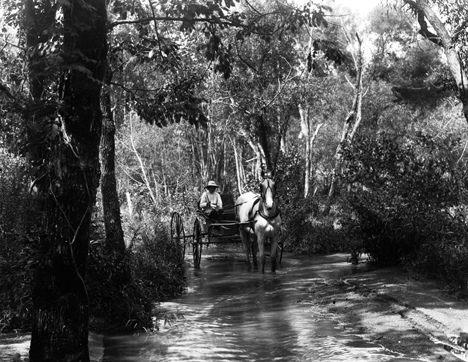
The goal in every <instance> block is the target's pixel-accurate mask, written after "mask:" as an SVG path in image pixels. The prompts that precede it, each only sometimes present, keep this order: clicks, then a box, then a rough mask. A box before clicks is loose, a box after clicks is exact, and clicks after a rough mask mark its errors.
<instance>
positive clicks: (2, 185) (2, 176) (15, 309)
mask: <svg viewBox="0 0 468 362" xmlns="http://www.w3.org/2000/svg"><path fill="white" fill-rule="evenodd" d="M27 180H28V173H27V167H26V163H25V160H24V159H22V158H21V157H17V156H14V155H12V154H10V153H8V152H5V151H4V150H3V149H0V311H1V314H0V332H7V331H11V330H13V329H23V328H27V327H28V326H29V323H30V319H31V307H32V300H31V293H30V285H31V279H32V267H33V265H34V259H33V253H34V249H35V248H34V245H35V240H37V238H38V231H37V225H38V216H37V208H36V207H35V201H34V199H33V197H32V196H31V195H30V193H29V192H28V188H27V186H26V185H27V184H28V183H27Z"/></svg>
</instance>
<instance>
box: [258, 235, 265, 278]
mask: <svg viewBox="0 0 468 362" xmlns="http://www.w3.org/2000/svg"><path fill="white" fill-rule="evenodd" d="M257 243H258V251H259V253H260V263H261V264H262V273H265V262H266V255H265V235H263V234H261V233H260V234H258V235H257Z"/></svg>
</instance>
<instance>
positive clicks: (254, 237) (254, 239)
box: [252, 234, 258, 271]
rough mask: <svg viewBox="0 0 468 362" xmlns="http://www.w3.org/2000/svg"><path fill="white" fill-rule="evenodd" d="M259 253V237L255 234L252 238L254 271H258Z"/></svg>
mask: <svg viewBox="0 0 468 362" xmlns="http://www.w3.org/2000/svg"><path fill="white" fill-rule="evenodd" d="M257 251H258V242H257V236H256V235H255V234H253V236H252V260H253V266H254V271H257V270H258V263H257Z"/></svg>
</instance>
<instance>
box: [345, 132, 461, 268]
mask: <svg viewBox="0 0 468 362" xmlns="http://www.w3.org/2000/svg"><path fill="white" fill-rule="evenodd" d="M458 147H459V142H457V141H455V140H453V139H450V138H446V139H436V138H433V137H431V136H428V135H424V134H419V135H417V136H416V137H414V138H404V137H393V136H387V135H385V134H383V135H380V136H379V137H377V138H375V137H374V138H371V137H360V138H358V139H357V140H356V142H355V143H354V144H353V145H348V147H347V148H346V149H345V150H344V152H343V154H344V159H345V160H346V162H347V170H346V172H345V175H344V178H345V180H346V181H347V182H348V183H349V184H350V185H352V192H351V193H350V195H349V200H348V201H349V204H350V207H351V209H352V217H350V218H349V219H348V220H347V223H346V228H347V229H348V230H349V232H350V234H352V235H358V236H359V238H360V239H361V241H360V243H361V242H362V244H360V245H361V246H362V250H361V251H362V252H365V253H368V254H369V255H370V257H371V258H372V259H374V260H378V261H381V262H385V263H389V264H394V263H399V262H401V261H404V260H407V259H410V260H411V259H414V258H415V257H416V256H417V253H418V251H419V250H420V249H421V247H422V246H423V245H432V244H433V243H438V242H440V240H441V239H445V240H447V235H451V236H450V239H451V240H452V241H453V242H457V239H458V238H462V239H463V237H464V235H466V233H467V231H468V230H467V229H466V228H465V226H464V224H461V223H460V222H459V221H460V220H459V219H458V218H456V217H454V216H455V215H454V213H455V212H456V213H457V214H458V210H459V208H460V206H461V205H463V204H464V203H465V202H466V197H467V194H466V190H465V188H466V185H467V181H468V180H467V175H466V171H465V165H464V164H462V163H460V162H459V160H460V159H459V156H458V155H457V152H456V150H457V149H458ZM350 215H351V214H350Z"/></svg>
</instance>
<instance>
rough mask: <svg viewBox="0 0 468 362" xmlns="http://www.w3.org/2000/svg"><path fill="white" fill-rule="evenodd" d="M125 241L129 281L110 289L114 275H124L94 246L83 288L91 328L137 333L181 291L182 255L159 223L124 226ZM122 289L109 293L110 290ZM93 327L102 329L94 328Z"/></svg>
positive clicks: (148, 217)
mask: <svg viewBox="0 0 468 362" xmlns="http://www.w3.org/2000/svg"><path fill="white" fill-rule="evenodd" d="M124 227H125V229H126V235H127V239H128V240H127V245H128V248H127V251H126V256H125V258H126V263H127V266H128V267H129V269H130V272H131V278H128V279H125V280H119V281H117V283H109V281H110V280H111V279H112V278H113V276H114V275H123V276H125V275H126V274H125V273H120V272H119V270H117V269H119V268H122V267H123V266H124V263H123V262H121V263H117V264H116V263H115V260H114V259H113V257H112V256H111V254H110V253H108V252H106V250H105V247H104V244H103V243H102V242H100V241H97V242H94V243H92V245H91V248H90V257H89V261H88V273H87V285H88V288H89V294H90V302H91V315H92V319H93V321H94V322H96V321H98V322H102V323H104V324H105V327H106V328H110V327H116V328H117V327H122V326H124V325H126V326H127V327H128V328H129V329H140V328H141V327H144V326H146V325H147V324H148V322H149V318H150V317H151V314H150V311H151V308H152V306H153V305H154V304H155V303H157V302H160V301H162V300H165V299H167V298H169V297H172V296H175V295H179V294H181V293H182V292H183V291H184V288H185V280H184V270H183V260H182V251H181V248H180V245H179V244H176V243H173V242H171V240H170V239H169V236H168V231H167V230H166V227H165V226H164V224H163V223H161V222H160V221H159V217H158V216H157V215H153V214H147V215H146V217H145V219H144V220H138V221H133V222H132V221H130V220H127V222H125V224H124ZM118 285H122V287H121V288H116V289H112V288H110V286H118ZM93 327H97V328H99V327H101V326H100V325H99V324H97V323H96V324H94V323H93Z"/></svg>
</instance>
